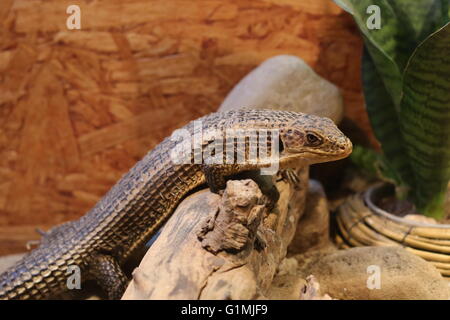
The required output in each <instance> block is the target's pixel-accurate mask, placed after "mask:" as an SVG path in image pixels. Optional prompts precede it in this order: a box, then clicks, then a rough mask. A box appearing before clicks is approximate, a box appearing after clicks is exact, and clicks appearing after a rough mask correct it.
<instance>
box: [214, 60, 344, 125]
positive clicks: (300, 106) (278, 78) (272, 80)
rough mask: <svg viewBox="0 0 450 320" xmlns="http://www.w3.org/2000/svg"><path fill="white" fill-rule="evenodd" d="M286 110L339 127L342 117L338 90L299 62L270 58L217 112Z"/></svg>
mask: <svg viewBox="0 0 450 320" xmlns="http://www.w3.org/2000/svg"><path fill="white" fill-rule="evenodd" d="M241 107H247V108H256V109H267V108H269V109H276V110H290V111H297V112H304V113H310V114H315V115H318V116H323V117H328V118H330V119H332V120H333V121H334V122H335V123H339V121H340V120H341V119H342V116H343V113H344V107H343V100H342V95H341V93H340V91H339V89H338V88H337V87H336V86H335V85H333V84H332V83H330V82H328V81H327V80H325V79H323V78H322V77H320V76H318V75H317V74H316V73H315V72H314V71H313V70H312V69H311V68H310V67H309V66H308V65H307V64H306V63H305V62H304V61H303V60H302V59H300V58H298V57H296V56H290V55H280V56H275V57H273V58H270V59H268V60H266V61H265V62H263V63H262V64H261V65H260V66H258V67H257V68H256V69H254V70H253V71H252V72H250V73H249V74H248V75H247V76H246V77H245V78H243V79H242V80H241V81H240V82H239V83H238V84H237V85H236V86H235V87H234V89H233V90H232V91H231V92H230V93H229V94H228V96H227V97H226V98H225V100H224V101H223V103H222V105H221V106H220V108H219V111H227V110H232V109H237V108H241Z"/></svg>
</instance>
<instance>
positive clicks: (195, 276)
mask: <svg viewBox="0 0 450 320" xmlns="http://www.w3.org/2000/svg"><path fill="white" fill-rule="evenodd" d="M298 173H299V176H300V178H301V179H300V180H301V182H300V185H299V186H297V188H294V187H293V186H292V185H290V184H288V183H287V182H285V181H279V182H276V186H277V189H278V191H279V193H280V198H279V199H278V201H277V203H276V205H275V207H274V208H273V209H272V210H270V211H269V210H268V207H267V206H266V205H267V198H266V197H265V196H264V195H263V194H262V192H261V190H260V189H259V187H258V185H257V184H256V183H255V182H254V181H253V180H250V179H247V180H235V181H229V182H228V184H227V188H226V189H225V192H224V194H223V196H219V195H216V194H212V193H210V192H209V191H208V190H202V191H199V192H197V193H195V194H193V195H191V196H190V197H188V198H186V199H185V200H184V201H183V202H182V203H181V204H180V205H179V206H178V209H177V210H176V211H175V213H174V215H173V216H172V218H171V219H170V220H169V221H168V223H167V224H166V226H165V227H164V229H163V230H162V232H161V234H160V236H159V237H158V239H157V240H156V241H155V243H154V244H153V245H152V246H151V247H150V249H149V250H148V252H147V253H146V255H145V257H144V258H143V260H142V261H141V264H140V266H139V267H138V268H136V269H135V271H134V272H133V280H132V281H131V283H130V285H129V286H128V288H127V290H126V292H125V294H124V296H123V299H256V298H265V297H266V294H267V292H268V290H269V288H270V286H271V283H272V280H273V277H274V275H275V274H276V271H277V267H278V265H279V264H280V262H281V261H282V260H283V258H284V257H285V255H286V252H287V247H288V245H289V243H290V241H291V240H292V238H293V236H294V233H295V229H296V226H297V222H298V219H299V217H300V216H301V214H302V213H303V210H304V207H305V196H306V190H307V186H308V169H307V168H303V169H299V171H298Z"/></svg>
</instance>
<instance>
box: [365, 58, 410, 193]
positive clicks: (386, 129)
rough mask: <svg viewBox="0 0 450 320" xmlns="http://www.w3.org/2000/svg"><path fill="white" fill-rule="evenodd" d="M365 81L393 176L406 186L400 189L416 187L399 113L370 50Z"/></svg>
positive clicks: (377, 132)
mask: <svg viewBox="0 0 450 320" xmlns="http://www.w3.org/2000/svg"><path fill="white" fill-rule="evenodd" d="M362 80H363V91H364V99H365V103H366V110H367V113H368V114H369V119H370V122H371V125H372V128H373V131H374V133H375V136H376V138H377V139H378V141H379V142H380V143H381V147H382V150H383V153H384V156H385V158H386V159H387V162H388V163H389V164H390V167H392V168H393V170H392V171H395V172H396V174H395V175H394V174H391V176H392V178H393V179H394V180H395V182H396V184H397V185H398V186H403V188H398V190H404V189H405V188H406V186H407V185H408V186H410V187H413V186H414V182H415V180H414V179H413V174H412V169H411V165H410V162H409V157H408V154H407V152H406V148H405V143H404V140H403V137H402V133H401V128H400V119H399V116H398V113H397V111H396V108H395V105H394V103H393V101H392V99H391V97H390V96H389V94H388V92H387V90H386V87H385V84H384V83H383V81H382V80H381V78H380V75H379V74H378V71H377V69H376V68H375V65H374V63H373V61H372V58H371V56H370V55H369V54H368V52H367V50H366V49H364V53H363V59H362ZM398 196H399V195H398Z"/></svg>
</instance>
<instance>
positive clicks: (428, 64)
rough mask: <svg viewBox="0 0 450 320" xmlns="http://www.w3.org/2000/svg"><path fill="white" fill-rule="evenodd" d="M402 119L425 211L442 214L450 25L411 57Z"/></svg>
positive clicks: (449, 128) (449, 141) (448, 156)
mask: <svg viewBox="0 0 450 320" xmlns="http://www.w3.org/2000/svg"><path fill="white" fill-rule="evenodd" d="M400 123H401V127H402V132H403V138H404V140H405V143H406V147H407V151H408V155H409V158H410V161H411V166H412V168H413V172H414V177H415V180H416V188H415V194H414V196H415V200H416V205H417V207H418V209H419V210H421V212H422V213H424V214H426V215H429V216H433V217H436V218H440V217H441V216H442V214H443V200H444V198H445V192H446V190H447V183H448V181H449V179H450V24H446V25H445V26H444V27H442V28H441V29H439V30H438V31H436V32H435V33H433V34H431V35H430V36H429V37H428V38H427V39H426V40H425V41H423V42H422V43H421V44H420V45H419V46H418V47H417V49H416V50H415V51H414V53H413V55H412V56H411V58H410V60H409V62H408V65H407V67H406V70H405V74H404V79H403V97H402V100H401V110H400Z"/></svg>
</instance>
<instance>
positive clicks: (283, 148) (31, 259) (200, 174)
mask: <svg viewBox="0 0 450 320" xmlns="http://www.w3.org/2000/svg"><path fill="white" fill-rule="evenodd" d="M198 124H200V125H198ZM199 128H201V130H202V132H204V133H206V134H202V135H201V136H200V138H199V139H200V140H199V142H200V143H199V145H200V146H201V147H200V155H202V156H203V157H204V158H201V159H200V160H201V161H200V163H199V161H192V160H195V156H196V153H195V150H194V149H188V150H191V151H192V152H189V153H188V156H189V157H188V158H189V159H190V160H191V161H187V162H186V163H184V162H183V163H178V162H177V161H174V159H175V158H174V157H173V152H174V150H181V149H180V146H183V145H182V143H183V141H180V139H178V138H176V139H175V138H174V135H172V136H171V137H167V138H166V139H164V140H163V141H162V142H161V143H160V144H158V145H157V146H156V147H155V148H153V149H152V150H150V151H149V152H148V153H147V154H146V155H145V156H144V157H143V159H142V160H140V161H139V162H137V163H136V164H135V166H134V167H133V168H131V169H130V170H129V171H128V172H127V173H126V174H125V175H124V176H122V178H121V179H120V180H119V181H118V182H117V183H116V184H115V185H114V186H113V187H112V188H111V189H110V190H109V191H108V192H107V193H106V194H105V195H104V196H103V197H102V198H101V199H100V200H99V202H98V203H97V204H96V205H95V206H94V207H93V208H92V209H91V210H89V211H88V212H87V213H86V214H85V215H83V216H81V217H80V218H79V219H78V220H74V221H69V222H66V223H63V224H62V225H59V226H56V227H53V228H51V229H50V230H49V231H47V232H45V233H44V234H43V236H42V239H41V240H40V244H39V246H38V247H37V248H35V249H34V250H32V251H30V252H28V253H27V254H26V255H25V256H24V257H23V258H22V259H21V260H19V261H18V262H17V263H16V264H15V265H13V266H12V267H10V268H9V269H8V270H6V271H5V272H4V273H3V274H1V275H0V299H52V298H53V297H56V296H58V295H59V294H60V293H63V292H65V291H68V287H67V279H68V277H69V275H70V273H69V274H68V268H69V267H70V266H77V267H78V268H79V270H80V271H81V272H80V274H81V276H82V280H83V281H84V280H87V279H94V280H95V281H97V283H98V284H99V285H100V287H101V288H102V289H103V290H104V291H105V292H107V294H108V298H109V299H120V297H121V295H122V293H123V292H124V291H125V289H126V285H127V283H128V278H127V276H126V275H125V273H124V272H123V271H122V267H123V265H124V263H125V262H126V261H127V260H128V259H129V258H130V257H131V256H132V254H133V253H134V252H136V251H137V250H138V249H139V248H142V247H143V246H144V245H145V244H146V243H147V241H148V240H149V239H150V238H151V237H152V236H153V235H154V234H155V233H156V232H157V231H158V229H159V228H160V227H161V226H162V225H163V224H164V222H165V221H166V220H167V219H168V218H169V217H170V216H171V214H172V213H173V212H174V210H175V209H176V207H177V205H178V204H179V203H180V201H181V200H182V199H183V198H184V197H185V196H186V195H187V194H188V193H189V192H190V191H192V190H193V189H195V188H198V187H199V186H201V185H204V184H205V183H206V184H207V185H208V186H209V188H210V190H211V191H212V192H215V193H220V192H221V191H222V190H223V189H224V188H225V185H226V181H227V179H228V178H229V177H230V176H232V175H235V174H239V173H242V172H247V171H251V170H261V169H262V168H267V167H268V166H269V165H272V164H273V161H274V159H273V158H271V157H263V156H262V155H261V154H258V157H259V158H257V159H256V160H258V161H251V159H249V158H248V157H247V156H248V151H245V150H247V149H245V148H244V152H246V155H247V156H246V157H244V160H243V161H241V163H239V162H238V161H236V159H237V154H238V152H237V151H236V150H238V148H235V147H236V146H237V143H238V142H237V141H238V139H234V138H233V139H231V138H228V140H227V135H226V134H225V133H226V132H227V130H244V131H245V130H247V131H249V132H259V131H257V130H276V132H278V135H268V137H269V138H268V139H267V141H268V144H269V145H271V146H275V145H276V144H275V143H274V142H275V139H276V138H278V140H277V142H278V150H276V151H277V152H278V157H277V159H276V161H278V166H279V169H280V170H288V169H289V168H296V167H298V166H303V165H310V164H314V163H320V162H327V161H334V160H339V159H342V158H345V157H347V156H348V155H349V154H350V153H351V151H352V143H351V141H350V140H349V139H348V138H347V137H346V136H345V135H344V134H343V133H342V132H341V131H340V130H339V129H338V128H337V127H336V125H335V124H334V123H333V121H331V120H330V119H328V118H322V117H318V116H314V115H309V114H303V113H298V112H291V111H275V110H247V109H243V110H234V111H228V112H216V113H211V114H209V115H206V116H203V117H202V118H200V119H198V120H196V121H192V122H190V123H188V124H187V125H186V126H184V127H183V128H182V129H183V130H184V131H182V132H187V133H189V134H190V135H191V137H196V134H197V133H198V131H199ZM255 130H256V131H255ZM211 132H214V133H215V134H216V138H215V140H219V141H221V142H220V143H221V144H222V146H225V147H226V146H230V148H231V149H232V152H233V156H234V161H231V163H230V162H225V161H223V163H210V162H208V161H206V159H211V156H212V155H215V154H214V153H215V151H214V150H215V147H214V148H213V147H212V146H213V145H214V146H217V144H213V143H214V141H213V140H214V139H211V134H209V133H211ZM273 132H275V131H273ZM258 134H259V133H258ZM197 137H198V135H197ZM217 137H219V138H217ZM271 137H273V141H272V140H271V139H272V138H271ZM193 139H194V138H192V140H190V141H189V142H192V141H193ZM220 139H222V140H220ZM244 141H245V144H246V146H247V147H248V143H249V140H248V139H246V140H244ZM177 148H178V149H177ZM258 148H260V147H259V146H258ZM269 149H270V148H269ZM207 150H208V152H209V156H207V153H208V152H206V151H207ZM239 150H242V149H239ZM261 150H262V149H261ZM240 152H242V151H240ZM217 154H219V152H217ZM208 157H209V158H208ZM219 159H220V158H219ZM222 159H223V160H225V159H224V158H222ZM267 159H269V160H267ZM197 160H198V159H197ZM241 160H242V159H241ZM253 160H255V159H253Z"/></svg>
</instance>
